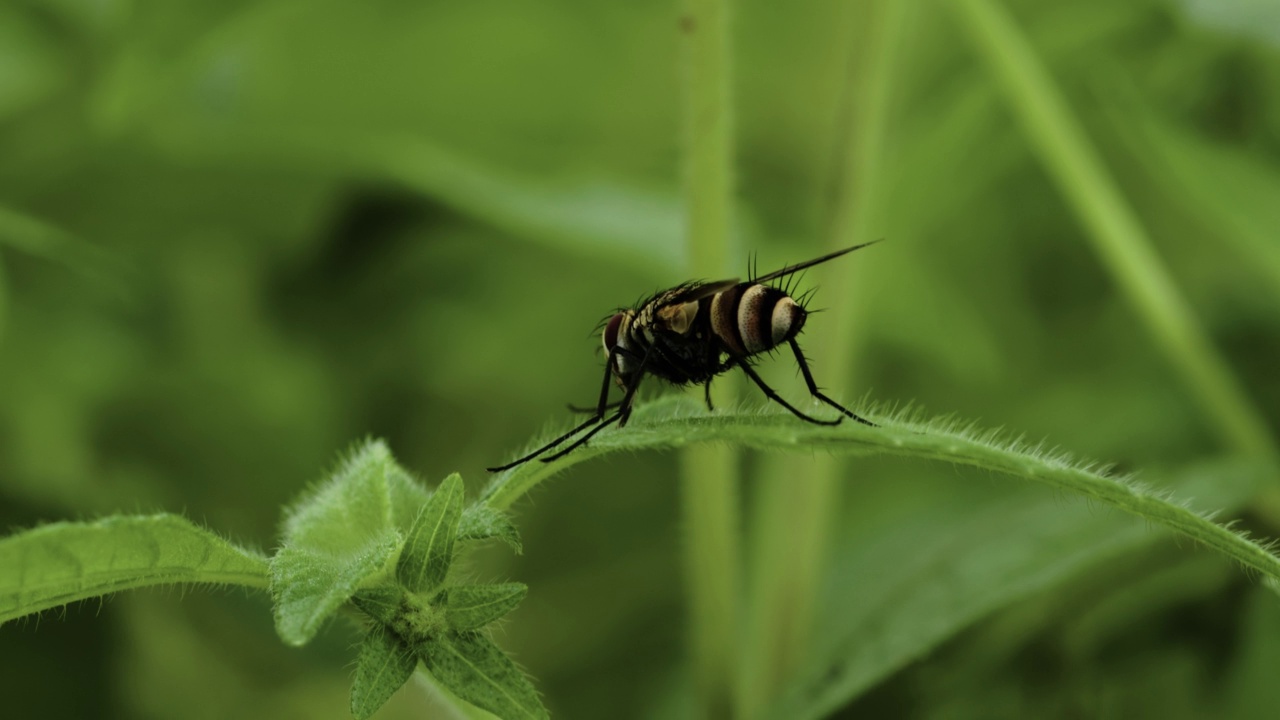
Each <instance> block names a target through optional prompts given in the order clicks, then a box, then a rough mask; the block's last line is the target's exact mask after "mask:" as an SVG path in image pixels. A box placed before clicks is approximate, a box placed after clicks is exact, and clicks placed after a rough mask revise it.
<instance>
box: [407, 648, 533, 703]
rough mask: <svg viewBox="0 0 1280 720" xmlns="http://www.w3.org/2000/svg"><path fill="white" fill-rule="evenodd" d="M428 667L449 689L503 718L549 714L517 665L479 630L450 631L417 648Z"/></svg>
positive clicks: (437, 680)
mask: <svg viewBox="0 0 1280 720" xmlns="http://www.w3.org/2000/svg"><path fill="white" fill-rule="evenodd" d="M418 651H419V653H421V655H422V660H423V662H425V663H426V665H427V670H429V671H430V672H431V676H432V677H433V678H435V680H436V682H438V683H440V684H441V685H443V686H444V687H445V688H447V689H448V690H449V692H451V693H453V694H454V695H457V696H458V697H460V698H462V699H463V700H466V701H467V702H469V703H471V704H472V705H475V706H476V707H479V708H483V709H485V710H488V711H489V712H491V713H493V714H494V715H497V716H498V717H500V718H503V720H515V719H517V718H545V717H550V715H549V713H547V710H546V708H544V707H543V706H542V701H541V699H539V698H538V692H537V691H536V690H534V689H533V685H532V684H530V683H529V679H528V678H526V677H525V676H524V673H522V672H521V671H520V668H518V667H516V664H515V663H514V662H512V661H511V658H509V657H507V655H506V653H504V652H502V649H501V648H499V647H498V646H497V645H495V644H493V641H492V640H490V639H489V638H487V637H485V636H484V635H483V634H480V633H450V634H448V635H445V636H441V637H438V638H433V639H430V640H427V641H424V642H423V643H422V644H421V645H420V646H419V648H418Z"/></svg>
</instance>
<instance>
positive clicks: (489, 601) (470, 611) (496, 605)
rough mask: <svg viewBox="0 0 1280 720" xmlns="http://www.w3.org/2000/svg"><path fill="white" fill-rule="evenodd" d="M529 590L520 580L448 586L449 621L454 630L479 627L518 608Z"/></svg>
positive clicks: (445, 615)
mask: <svg viewBox="0 0 1280 720" xmlns="http://www.w3.org/2000/svg"><path fill="white" fill-rule="evenodd" d="M528 591H529V588H527V587H525V586H524V585H522V584H520V583H501V584H496V585H454V586H453V587H450V588H447V589H445V601H444V605H445V611H444V619H445V622H447V623H449V627H450V628H451V629H453V630H479V629H480V628H482V627H484V626H485V625H488V624H489V623H491V622H493V621H494V620H497V619H498V618H500V617H502V616H503V615H506V614H507V613H509V612H511V611H512V610H514V609H515V607H516V606H517V605H519V604H520V601H521V600H523V599H524V596H525V594H526V593H527V592H528Z"/></svg>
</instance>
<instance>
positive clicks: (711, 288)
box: [661, 278, 740, 306]
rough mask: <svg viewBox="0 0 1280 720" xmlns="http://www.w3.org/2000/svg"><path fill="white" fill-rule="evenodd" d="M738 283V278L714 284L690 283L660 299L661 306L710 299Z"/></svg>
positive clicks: (718, 281)
mask: <svg viewBox="0 0 1280 720" xmlns="http://www.w3.org/2000/svg"><path fill="white" fill-rule="evenodd" d="M739 282H740V280H738V278H731V279H729V280H717V281H715V282H692V283H686V284H684V285H681V286H680V287H677V288H675V289H674V290H672V291H670V292H669V293H667V294H666V297H662V298H661V303H662V305H664V306H665V305H675V304H677V303H688V302H694V301H695V300H701V299H703V298H707V297H711V296H712V295H715V294H716V293H722V292H724V291H725V290H728V289H729V288H731V287H733V286H734V285H737V284H738V283H739Z"/></svg>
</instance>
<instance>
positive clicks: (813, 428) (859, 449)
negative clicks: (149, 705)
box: [483, 396, 1280, 582]
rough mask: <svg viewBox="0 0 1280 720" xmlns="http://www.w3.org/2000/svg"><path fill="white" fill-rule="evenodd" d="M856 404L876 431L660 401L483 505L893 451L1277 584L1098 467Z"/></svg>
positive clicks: (1243, 553) (1273, 569) (1276, 576)
mask: <svg viewBox="0 0 1280 720" xmlns="http://www.w3.org/2000/svg"><path fill="white" fill-rule="evenodd" d="M855 407H858V408H859V409H860V410H864V409H865V410H866V412H864V413H863V414H864V415H865V416H867V417H869V418H871V419H872V420H874V421H875V422H876V423H878V424H879V427H875V428H869V427H864V426H861V425H856V424H854V423H844V424H842V425H837V426H829V425H814V424H812V423H804V422H800V421H798V420H797V419H796V418H795V417H794V416H792V415H791V414H789V413H785V412H780V411H777V410H775V409H773V407H772V406H769V407H766V408H765V409H763V410H761V411H759V412H736V413H732V412H717V413H715V414H710V415H709V414H707V413H706V412H705V411H704V410H703V409H702V407H701V404H700V403H698V402H696V401H694V400H691V399H689V398H686V397H684V396H673V397H670V398H665V399H662V400H658V401H655V402H652V403H649V404H648V405H646V406H644V407H642V408H640V409H638V410H637V411H636V412H635V413H634V414H633V416H632V421H631V422H630V423H629V424H628V425H627V427H625V428H621V429H618V428H609V429H608V430H605V431H602V432H601V433H600V434H598V435H596V436H595V437H593V438H592V439H591V442H590V443H589V444H588V445H586V446H584V447H582V448H579V449H577V450H575V451H573V452H572V453H570V454H569V455H567V456H565V458H564V459H563V460H561V461H560V462H556V463H541V462H537V461H535V462H529V463H525V464H523V465H520V466H517V467H515V468H512V469H511V470H508V471H506V472H503V473H499V474H498V475H497V476H495V477H494V479H493V482H492V483H491V484H490V486H489V488H488V489H487V490H486V491H485V495H484V500H483V502H484V503H485V504H487V505H489V506H490V507H495V508H506V507H509V506H510V505H511V503H513V502H515V500H516V499H517V498H519V497H521V496H522V495H524V494H525V493H526V492H528V491H529V490H530V489H531V488H533V487H534V486H536V485H537V484H538V483H539V482H541V481H542V480H544V479H546V478H547V477H549V476H551V475H553V474H555V473H556V472H559V471H561V470H564V469H565V468H567V467H572V466H573V465H575V464H577V463H580V462H583V461H585V460H589V459H591V458H593V457H596V456H599V455H604V454H607V453H611V452H617V451H620V450H628V451H635V450H640V449H646V448H673V447H681V446H684V445H688V444H690V443H695V442H734V443H739V444H742V445H747V446H749V447H753V448H757V449H762V450H790V451H810V452H811V451H813V450H817V449H821V450H826V451H828V452H833V453H848V454H863V455H871V454H885V455H897V456H900V457H908V458H918V459H922V460H941V461H945V462H951V463H955V464H957V465H966V466H970V467H976V468H982V469H985V470H991V471H995V472H1001V473H1005V474H1007V475H1011V476H1013V477H1017V478H1022V479H1024V480H1030V481H1033V482H1037V483H1041V484H1044V485H1048V486H1049V487H1052V488H1055V489H1058V490H1065V491H1067V492H1070V493H1074V494H1076V495H1080V496H1082V497H1085V498H1088V499H1090V500H1095V501H1097V502H1099V503H1101V504H1103V505H1107V506H1109V507H1113V508H1115V509H1117V510H1122V511H1124V512H1126V513H1130V514H1133V515H1137V516H1138V517H1141V518H1144V519H1146V520H1147V521H1149V522H1151V523H1153V524H1156V525H1160V526H1163V527H1165V528H1168V529H1170V530H1173V531H1174V532H1177V533H1179V534H1180V535H1182V536H1183V537H1186V538H1189V539H1192V540H1195V541H1196V542H1199V543H1201V544H1203V545H1204V546H1205V547H1208V548H1210V549H1212V550H1214V551H1216V552H1219V553H1222V554H1223V555H1226V556H1227V557H1229V558H1232V559H1233V560H1235V561H1237V562H1239V563H1240V564H1241V565H1244V566H1245V567H1249V568H1253V569H1254V570H1257V571H1259V572H1261V573H1262V574H1263V575H1265V576H1266V577H1267V578H1268V579H1269V580H1271V581H1272V582H1280V558H1278V557H1276V556H1275V555H1273V554H1272V553H1271V552H1269V551H1268V550H1267V549H1266V548H1264V547H1263V546H1262V545H1260V544H1258V543H1256V542H1254V541H1252V540H1250V539H1249V538H1248V537H1247V536H1246V535H1245V534H1243V533H1240V532H1236V531H1234V530H1231V529H1230V528H1227V527H1224V526H1222V525H1218V524H1216V523H1214V522H1212V521H1211V520H1210V519H1209V518H1208V516H1207V515H1205V514H1201V513H1197V512H1193V511H1191V510H1189V509H1187V507H1186V506H1185V505H1184V504H1182V503H1181V502H1178V501H1176V500H1173V499H1171V498H1170V497H1169V496H1168V494H1167V493H1164V492H1161V491H1159V490H1153V489H1152V488H1150V487H1148V486H1146V485H1143V484H1141V483H1138V482H1136V481H1135V480H1134V479H1133V478H1131V477H1116V476H1112V475H1109V474H1107V473H1106V472H1105V471H1104V470H1102V469H1101V468H1100V466H1098V465H1097V464H1096V463H1087V462H1081V461H1078V460H1074V459H1072V458H1071V457H1070V456H1069V455H1067V454H1065V453H1061V452H1049V451H1046V450H1045V449H1043V448H1041V447H1038V446H1037V447H1031V446H1027V445H1025V444H1023V443H1021V442H1016V441H1009V440H1002V439H1001V438H1000V437H999V435H998V434H997V433H991V432H979V431H977V430H975V429H974V428H973V427H972V426H959V425H958V424H957V423H956V422H955V421H954V420H934V421H932V422H923V421H921V420H919V419H917V418H915V417H912V416H911V414H910V413H901V412H900V413H896V414H893V415H890V414H888V413H885V412H883V411H877V410H876V409H874V408H869V409H868V408H861V407H860V406H858V405H855Z"/></svg>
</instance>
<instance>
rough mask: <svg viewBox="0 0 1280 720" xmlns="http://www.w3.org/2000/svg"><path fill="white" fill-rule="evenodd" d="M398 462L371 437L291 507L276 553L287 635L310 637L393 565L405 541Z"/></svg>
mask: <svg viewBox="0 0 1280 720" xmlns="http://www.w3.org/2000/svg"><path fill="white" fill-rule="evenodd" d="M394 469H395V461H394V460H393V459H392V457H391V453H390V451H388V450H387V447H386V445H384V444H383V443H382V442H381V441H372V442H366V443H364V444H363V445H361V446H359V447H358V448H356V450H355V451H354V452H352V453H351V454H350V455H349V456H348V457H347V459H346V460H345V461H343V462H342V463H341V464H340V465H339V467H338V469H337V471H336V472H334V473H333V475H332V476H331V478H330V479H329V480H328V481H327V482H325V483H323V484H321V485H320V486H319V487H318V488H317V489H316V490H314V491H313V492H311V493H309V494H308V495H306V496H305V497H304V498H303V499H302V500H300V501H299V502H298V503H297V504H296V505H295V506H294V507H293V509H292V510H291V511H290V513H289V516H288V518H287V520H286V521H285V529H284V540H283V542H282V543H281V547H280V550H279V551H278V552H277V553H276V555H275V557H273V558H272V559H271V591H272V594H273V595H274V596H275V599H276V607H275V621H276V632H278V633H279V634H280V637H281V638H283V639H284V640H285V642H288V643H290V644H293V645H302V644H304V643H306V642H307V641H309V640H310V639H311V638H312V637H314V636H315V634H316V632H318V631H319V629H320V626H321V625H322V624H323V623H324V622H325V621H326V620H327V619H329V617H331V616H332V615H333V614H334V613H336V612H337V611H338V608H340V607H342V605H343V604H344V603H345V602H347V600H349V599H350V598H351V596H352V595H353V594H354V593H355V591H356V590H357V589H359V588H360V587H361V586H362V585H364V584H365V583H366V582H368V581H369V580H370V579H371V578H373V577H375V576H377V575H380V574H383V573H386V572H388V569H389V568H388V565H389V564H390V562H391V561H392V560H393V559H394V555H395V552H396V550H397V549H398V548H399V547H400V542H401V534H400V532H399V530H398V529H397V528H396V526H395V522H394V518H393V514H392V510H391V499H390V492H389V489H388V482H387V476H388V475H389V474H390V473H391V472H392V471H393V470H394Z"/></svg>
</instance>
